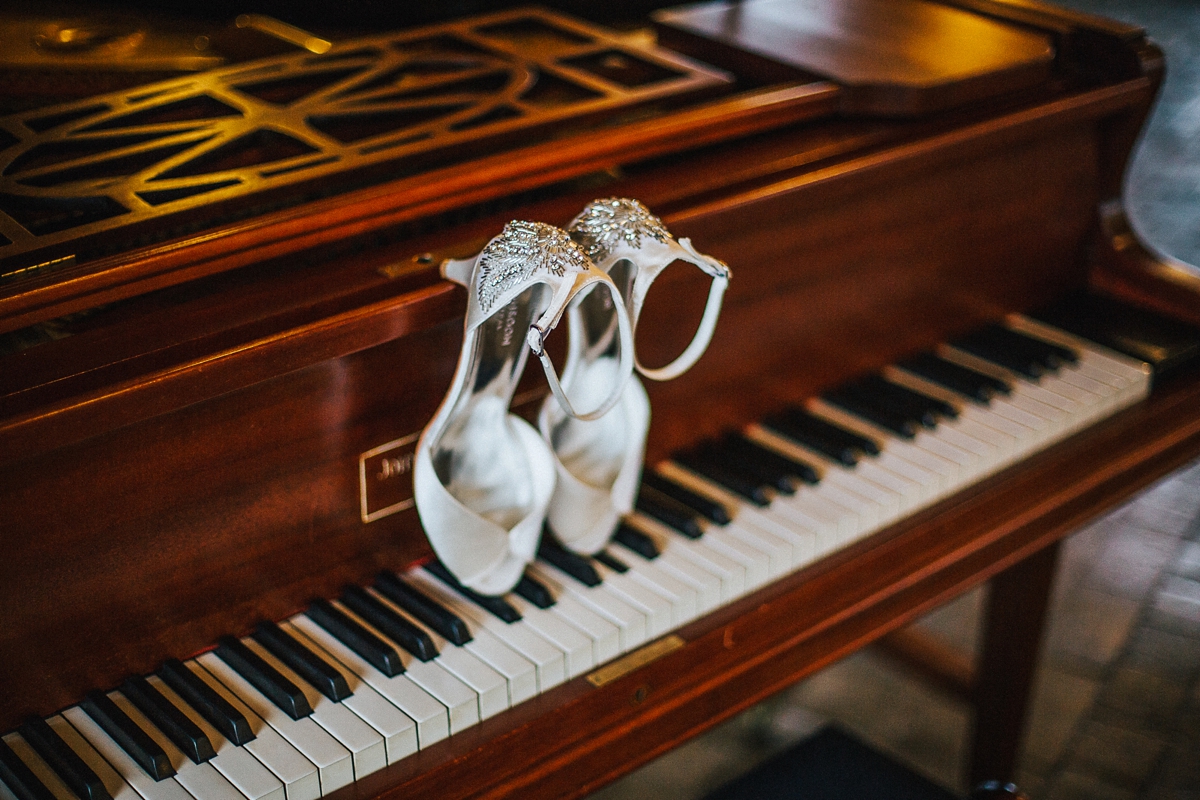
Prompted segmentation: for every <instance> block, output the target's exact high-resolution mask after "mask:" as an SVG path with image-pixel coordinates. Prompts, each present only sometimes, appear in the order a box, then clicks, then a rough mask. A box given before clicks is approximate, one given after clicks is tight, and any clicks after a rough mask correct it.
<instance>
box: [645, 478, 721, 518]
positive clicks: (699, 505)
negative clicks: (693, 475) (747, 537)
mask: <svg viewBox="0 0 1200 800" xmlns="http://www.w3.org/2000/svg"><path fill="white" fill-rule="evenodd" d="M642 485H644V486H649V487H650V488H651V489H654V490H656V491H658V492H662V493H663V494H665V495H666V496H667V497H669V498H671V499H672V500H675V501H677V502H680V503H682V504H683V505H685V506H687V507H688V508H690V509H691V510H692V511H694V512H696V513H697V514H699V515H700V516H701V517H703V518H704V519H706V520H708V521H709V522H715V523H716V524H718V525H728V524H729V512H728V511H727V510H726V509H725V506H723V505H721V504H720V503H718V502H715V501H713V500H709V499H708V498H707V497H701V496H700V495H698V494H696V493H695V492H693V491H692V490H691V489H689V488H687V487H686V486H680V485H679V484H678V483H675V482H674V481H672V480H669V479H667V478H664V477H663V476H662V475H660V474H658V473H657V472H654V471H652V470H646V471H644V472H642Z"/></svg>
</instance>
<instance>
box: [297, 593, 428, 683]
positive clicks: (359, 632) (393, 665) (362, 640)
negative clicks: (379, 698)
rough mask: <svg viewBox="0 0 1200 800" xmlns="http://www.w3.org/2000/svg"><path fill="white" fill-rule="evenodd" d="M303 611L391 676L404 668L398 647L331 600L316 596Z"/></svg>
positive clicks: (333, 635)
mask: <svg viewBox="0 0 1200 800" xmlns="http://www.w3.org/2000/svg"><path fill="white" fill-rule="evenodd" d="M304 615H305V616H306V617H308V618H309V619H311V620H312V621H313V622H315V623H317V624H318V625H320V626H321V627H322V628H324V629H325V631H326V632H327V633H328V634H329V635H330V636H332V637H333V638H335V639H337V640H338V641H339V642H341V643H342V644H344V645H346V647H349V648H350V649H351V650H353V651H354V652H355V653H357V654H358V655H359V656H360V657H361V658H362V659H363V660H364V661H366V662H367V663H368V664H370V665H371V666H372V667H374V668H375V669H377V670H379V671H380V672H382V673H383V674H384V675H387V676H388V677H389V678H393V677H395V676H397V675H399V674H401V673H402V672H404V663H403V662H402V661H401V660H400V654H399V653H397V652H396V650H395V648H393V647H392V646H391V645H390V644H388V643H387V642H385V641H383V640H382V639H380V638H379V637H378V636H376V635H375V634H373V633H371V632H370V631H369V630H367V629H366V628H364V627H363V626H362V625H360V624H358V622H356V621H355V620H353V619H351V618H350V617H348V616H346V615H345V614H343V613H342V612H341V610H340V609H338V608H336V607H335V606H334V605H333V604H331V603H330V602H329V601H328V600H314V601H313V604H312V605H310V606H309V607H308V610H307V611H305V612H304Z"/></svg>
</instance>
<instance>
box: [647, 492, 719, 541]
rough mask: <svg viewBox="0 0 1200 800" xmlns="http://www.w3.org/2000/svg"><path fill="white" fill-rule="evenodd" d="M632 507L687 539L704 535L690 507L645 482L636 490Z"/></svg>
mask: <svg viewBox="0 0 1200 800" xmlns="http://www.w3.org/2000/svg"><path fill="white" fill-rule="evenodd" d="M633 507H634V508H636V509H637V510H638V511H640V512H642V513H643V514H645V515H646V516H648V517H653V518H654V519H656V520H658V521H659V522H661V523H662V524H664V525H666V526H667V527H669V528H674V529H675V530H677V531H679V532H680V533H682V534H683V535H684V536H686V537H688V538H689V539H699V538H700V537H701V536H703V535H704V528H703V527H701V525H700V520H699V518H698V517H697V516H696V513H695V512H694V511H692V509H690V508H688V507H687V506H685V505H684V504H683V503H680V502H679V501H678V500H674V499H672V498H670V497H668V496H666V495H665V494H663V493H661V492H658V491H655V490H654V489H652V488H650V487H649V486H646V485H645V484H643V485H642V488H641V491H639V492H638V497H637V500H636V501H635V502H634V504H633Z"/></svg>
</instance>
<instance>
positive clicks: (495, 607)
mask: <svg viewBox="0 0 1200 800" xmlns="http://www.w3.org/2000/svg"><path fill="white" fill-rule="evenodd" d="M424 570H425V571H426V572H428V573H429V574H430V575H432V576H433V577H435V578H437V579H438V580H440V581H441V582H442V583H444V584H446V585H447V586H449V587H450V588H451V589H453V590H454V591H456V592H458V593H459V594H461V595H462V596H463V597H465V598H466V599H468V600H470V601H471V602H472V603H474V604H475V605H477V606H479V607H480V608H482V609H483V610H484V611H486V612H488V613H489V614H491V615H492V616H494V617H496V618H497V619H500V620H503V621H504V622H507V623H509V624H510V625H511V624H512V623H514V622H520V621H521V612H519V611H517V610H516V609H515V608H513V607H512V604H511V603H509V602H508V601H507V600H505V599H504V598H503V597H491V596H489V595H486V594H480V593H479V592H476V591H474V590H472V589H468V588H467V587H466V586H463V585H462V584H461V583H459V582H458V578H455V577H454V574H453V573H452V572H450V570H448V569H446V565H445V564H443V563H441V562H440V561H430V562H429V563H428V564H425V565H424Z"/></svg>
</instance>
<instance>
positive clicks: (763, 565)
mask: <svg viewBox="0 0 1200 800" xmlns="http://www.w3.org/2000/svg"><path fill="white" fill-rule="evenodd" d="M656 470H657V471H658V472H659V473H660V474H661V475H662V476H663V477H665V478H666V479H667V480H670V481H673V482H675V483H677V484H679V485H680V486H683V487H685V488H687V489H688V490H690V491H692V492H695V493H696V494H698V495H700V496H702V497H704V498H707V499H708V500H711V501H713V502H716V503H720V504H721V505H722V506H724V507H725V509H726V510H727V511H728V513H729V516H730V517H731V518H732V521H731V522H729V523H728V524H726V525H711V526H710V527H708V528H706V529H705V534H704V535H705V536H706V537H710V544H712V545H713V546H714V547H717V546H718V545H719V547H720V549H722V551H723V552H725V551H728V553H729V554H730V555H733V557H734V558H739V559H740V558H745V559H747V561H745V562H743V563H744V565H745V567H746V583H747V585H748V586H750V587H753V588H755V589H757V588H758V587H759V586H762V585H763V584H764V583H766V582H767V581H768V580H769V579H770V578H771V577H772V576H774V575H779V574H782V573H783V571H784V569H785V567H784V566H783V560H784V559H783V558H782V556H781V555H780V554H779V553H776V554H775V556H774V557H773V558H772V554H771V550H772V549H773V546H772V545H771V544H770V543H764V542H758V543H756V542H755V540H756V538H757V537H756V536H755V531H753V530H750V529H748V528H747V527H746V526H745V525H743V524H742V523H741V522H740V521H739V519H738V517H739V515H740V513H741V512H742V510H743V507H744V504H743V503H742V501H741V500H740V499H738V498H737V497H735V496H734V495H733V493H732V492H729V491H727V490H726V489H724V488H722V487H720V486H717V485H716V484H714V483H713V482H712V481H709V480H707V479H706V478H703V477H701V476H699V475H697V474H696V473H694V472H692V471H691V470H689V469H686V468H684V467H682V466H680V465H678V464H675V463H673V462H671V461H665V462H663V463H662V464H659V465H658V466H657V467H656ZM735 553H736V554H737V555H734V554H735ZM788 560H790V558H789V559H788Z"/></svg>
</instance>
